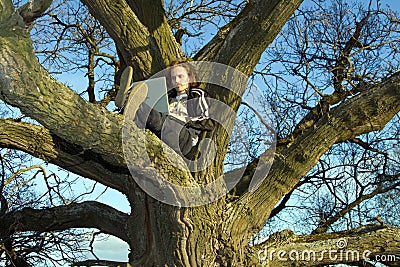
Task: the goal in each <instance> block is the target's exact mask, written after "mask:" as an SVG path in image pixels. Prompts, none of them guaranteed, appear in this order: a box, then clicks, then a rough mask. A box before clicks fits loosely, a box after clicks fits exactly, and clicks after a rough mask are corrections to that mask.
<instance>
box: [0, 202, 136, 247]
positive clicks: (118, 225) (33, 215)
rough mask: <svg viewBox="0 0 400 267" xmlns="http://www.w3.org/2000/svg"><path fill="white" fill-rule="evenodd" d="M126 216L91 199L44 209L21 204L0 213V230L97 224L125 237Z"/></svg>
mask: <svg viewBox="0 0 400 267" xmlns="http://www.w3.org/2000/svg"><path fill="white" fill-rule="evenodd" d="M128 219H129V216H128V215H127V214H125V213H123V212H120V211H118V210H116V209H114V208H112V207H110V206H108V205H105V204H102V203H98V202H95V201H87V202H82V203H73V204H70V205H67V206H60V207H54V208H48V209H41V210H38V209H32V208H24V209H22V210H17V211H13V212H9V213H7V214H5V215H3V216H1V222H2V223H1V226H0V233H2V234H3V235H9V234H12V233H15V232H20V231H37V232H48V231H56V230H67V229H70V228H97V229H99V230H101V231H102V232H104V233H107V234H111V235H114V236H116V237H118V238H120V239H122V240H124V241H128V236H127V235H126V233H127V231H126V227H125V226H126V222H127V221H128Z"/></svg>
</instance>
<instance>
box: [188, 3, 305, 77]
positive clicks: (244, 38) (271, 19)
mask: <svg viewBox="0 0 400 267" xmlns="http://www.w3.org/2000/svg"><path fill="white" fill-rule="evenodd" d="M302 2H303V0H259V1H249V3H248V4H247V6H246V7H245V8H244V9H243V10H242V12H241V13H240V14H239V15H238V16H237V17H236V18H235V19H233V20H232V21H231V22H230V23H228V24H227V25H225V26H224V27H222V28H221V29H220V30H219V32H218V33H217V35H216V36H215V37H214V38H213V39H212V40H211V41H210V42H209V43H208V44H207V45H206V46H205V47H204V48H203V49H202V50H201V51H199V53H198V54H197V55H196V56H195V59H196V60H210V61H216V62H219V63H224V64H227V65H229V66H232V67H234V68H237V69H238V70H240V71H242V72H243V73H245V74H246V75H250V74H251V73H252V72H253V70H254V67H255V65H256V64H257V63H258V61H259V59H260V57H261V54H262V53H263V52H264V51H265V49H266V48H267V47H268V45H269V44H270V43H271V42H272V41H273V40H274V39H275V37H276V36H277V35H278V33H279V31H280V30H281V28H282V27H283V26H284V25H285V23H286V21H287V20H288V18H289V17H290V16H291V15H292V14H293V12H294V11H295V10H296V9H297V8H298V7H299V6H300V4H301V3H302Z"/></svg>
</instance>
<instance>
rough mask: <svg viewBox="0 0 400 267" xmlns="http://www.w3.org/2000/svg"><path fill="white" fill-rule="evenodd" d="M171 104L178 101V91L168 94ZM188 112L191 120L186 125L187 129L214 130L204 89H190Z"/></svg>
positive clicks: (187, 99)
mask: <svg viewBox="0 0 400 267" xmlns="http://www.w3.org/2000/svg"><path fill="white" fill-rule="evenodd" d="M168 97H169V102H170V103H172V102H173V101H176V91H175V90H170V91H169V93H168ZM183 101H187V105H186V107H187V112H188V116H189V120H188V121H187V122H186V123H185V126H186V127H189V128H193V129H196V130H199V131H211V130H212V129H213V128H214V122H213V120H212V119H211V118H210V117H209V106H208V102H207V99H206V94H205V92H204V91H203V90H202V89H199V88H190V89H189V92H188V94H187V97H186V98H183Z"/></svg>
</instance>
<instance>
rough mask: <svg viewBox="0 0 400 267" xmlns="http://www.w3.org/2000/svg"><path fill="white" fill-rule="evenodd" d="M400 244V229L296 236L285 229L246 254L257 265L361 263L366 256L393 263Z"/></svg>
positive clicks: (369, 227)
mask: <svg viewBox="0 0 400 267" xmlns="http://www.w3.org/2000/svg"><path fill="white" fill-rule="evenodd" d="M399 247H400V229H399V228H397V227H385V226H381V225H366V226H363V227H360V228H357V229H352V230H349V231H344V232H338V233H327V234H314V235H295V234H294V233H293V232H291V231H288V230H285V231H282V232H280V233H276V234H273V235H271V236H270V238H269V239H268V240H267V241H266V242H265V243H263V244H260V245H257V246H255V247H252V248H251V251H252V252H251V253H249V254H248V255H249V256H250V257H251V258H252V259H253V262H254V263H256V264H257V262H258V264H260V265H261V263H264V265H265V264H266V266H276V267H280V266H300V265H301V266H316V265H317V266H326V265H328V264H339V263H351V264H353V263H359V264H361V263H362V262H364V260H365V259H370V260H379V259H381V260H382V259H383V257H382V256H385V259H391V261H389V260H388V261H387V263H395V262H398V259H399V257H400V250H399ZM280 251H281V252H280ZM389 256H391V257H390V258H389ZM396 257H397V259H396ZM364 258H365V259H364ZM383 263H384V264H385V262H383Z"/></svg>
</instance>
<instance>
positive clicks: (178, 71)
mask: <svg viewBox="0 0 400 267" xmlns="http://www.w3.org/2000/svg"><path fill="white" fill-rule="evenodd" d="M171 82H172V86H174V88H175V90H176V93H177V94H178V95H181V94H185V93H186V90H187V89H188V88H189V83H190V82H191V81H190V78H189V76H188V73H187V71H186V69H185V68H184V67H182V66H175V67H172V70H171Z"/></svg>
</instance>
